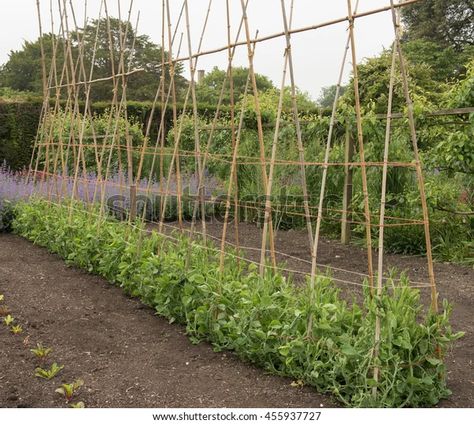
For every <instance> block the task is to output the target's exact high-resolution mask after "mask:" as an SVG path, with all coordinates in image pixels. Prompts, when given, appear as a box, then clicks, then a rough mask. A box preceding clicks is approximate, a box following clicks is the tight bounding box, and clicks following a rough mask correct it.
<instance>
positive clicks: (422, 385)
mask: <svg viewBox="0 0 474 424" xmlns="http://www.w3.org/2000/svg"><path fill="white" fill-rule="evenodd" d="M73 212H74V213H73V214H72V215H70V214H69V208H68V207H67V206H61V205H54V204H50V203H48V202H46V201H41V200H37V201H33V202H30V203H21V204H19V205H18V206H17V210H16V213H17V215H16V218H15V220H14V223H13V226H14V231H15V232H16V233H18V234H20V235H21V236H23V237H26V238H28V239H30V240H32V241H34V242H35V243H37V244H39V245H41V246H45V247H47V248H48V249H49V250H50V251H51V252H54V253H57V254H59V255H60V256H61V257H63V258H65V259H66V260H67V261H68V262H69V263H71V264H74V265H76V266H79V267H81V268H84V269H86V270H88V271H89V272H93V273H96V274H99V275H101V276H103V277H105V278H106V279H108V280H109V281H110V282H111V283H113V284H116V285H119V286H121V287H122V288H123V289H124V290H125V291H126V292H127V293H129V294H130V295H132V296H136V297H139V298H140V299H141V300H142V301H143V302H144V303H145V304H147V305H150V306H151V307H153V308H155V309H156V311H157V313H158V314H159V315H161V316H164V317H167V318H168V319H169V320H170V321H176V322H178V323H181V324H184V325H185V326H186V330H187V333H188V335H189V337H190V338H191V340H192V341H193V342H195V343H197V342H199V341H202V340H207V341H209V342H211V343H212V345H213V346H214V348H215V349H216V350H223V349H227V350H232V351H234V352H236V354H237V355H239V356H240V357H241V358H243V359H245V360H247V361H250V362H252V363H255V364H257V365H259V366H261V367H263V368H265V369H266V370H268V371H270V372H272V373H275V374H279V375H285V376H291V377H292V378H295V379H298V380H302V381H304V382H305V383H307V384H309V385H312V386H314V387H315V388H317V389H318V390H319V391H321V392H326V393H332V394H333V395H335V396H336V397H337V399H338V400H339V401H341V402H342V403H343V404H345V405H348V406H356V407H367V406H368V407H373V406H377V407H400V406H412V407H417V406H427V405H435V404H436V403H437V402H438V401H439V400H440V399H441V398H443V397H446V396H448V395H449V394H450V391H449V390H448V389H447V387H446V380H445V377H446V370H445V366H444V363H443V360H442V357H443V356H442V355H444V353H445V352H446V350H447V349H448V347H449V346H450V344H451V342H452V341H453V340H455V339H457V338H459V337H461V336H462V333H457V334H453V333H452V331H451V328H450V325H449V313H450V307H449V305H448V304H447V302H444V305H443V306H444V311H443V312H442V313H440V314H439V315H434V314H430V315H428V316H425V314H424V313H423V311H422V308H421V306H420V296H419V291H418V290H415V289H412V288H410V287H409V283H408V281H407V280H406V279H405V278H402V283H401V284H399V285H396V284H395V282H394V281H392V280H389V281H388V282H387V287H386V288H385V289H384V291H383V294H382V296H381V297H371V296H370V295H369V294H368V290H367V287H366V288H365V293H364V294H365V296H364V298H365V301H364V304H363V305H358V304H357V303H356V302H355V301H354V302H351V304H350V305H349V304H348V303H346V301H344V300H342V299H341V297H340V294H339V290H338V289H337V288H335V286H334V285H333V283H332V281H331V278H330V277H328V276H319V277H318V279H317V282H316V288H315V291H314V293H311V292H310V290H309V288H308V286H307V285H306V286H305V287H297V286H295V285H294V284H292V282H291V281H288V280H287V279H286V278H285V277H284V276H283V275H281V274H278V273H271V272H268V273H267V274H266V275H265V276H264V277H260V276H259V274H258V272H257V269H256V268H255V266H253V265H246V264H243V263H242V262H240V263H238V262H237V261H235V260H234V259H233V258H232V257H231V256H228V257H227V259H226V263H225V267H224V271H223V272H220V270H219V253H218V250H217V249H215V247H214V246H213V245H212V244H208V245H207V246H204V245H203V244H202V243H203V242H202V241H200V243H201V244H198V241H196V240H195V241H193V242H191V241H190V240H189V238H186V237H182V236H180V235H176V237H177V239H178V240H177V241H171V240H170V239H169V238H165V237H163V236H161V235H159V234H157V233H156V232H152V233H150V234H149V235H147V236H146V237H144V236H143V233H142V231H143V228H140V226H139V225H137V226H136V227H135V226H132V227H131V226H128V225H126V224H124V223H122V222H118V221H115V220H112V219H102V220H99V221H97V220H96V219H95V218H94V217H93V216H91V215H90V213H89V211H87V210H86V209H85V208H84V207H83V206H82V205H81V204H79V203H76V204H75V205H73ZM51 289H52V290H54V287H52V288H51ZM377 314H379V316H381V344H380V354H379V357H378V359H374V358H373V355H372V352H373V348H374V323H375V317H376V315H377ZM310 315H311V316H312V320H313V327H312V330H311V331H309V330H308V318H309V316H310ZM440 354H441V356H440ZM375 365H377V366H379V368H380V380H379V381H378V382H376V381H375V380H374V379H373V378H372V373H373V369H374V366H375ZM374 387H376V388H377V396H376V397H375V398H374V397H373V388H374Z"/></svg>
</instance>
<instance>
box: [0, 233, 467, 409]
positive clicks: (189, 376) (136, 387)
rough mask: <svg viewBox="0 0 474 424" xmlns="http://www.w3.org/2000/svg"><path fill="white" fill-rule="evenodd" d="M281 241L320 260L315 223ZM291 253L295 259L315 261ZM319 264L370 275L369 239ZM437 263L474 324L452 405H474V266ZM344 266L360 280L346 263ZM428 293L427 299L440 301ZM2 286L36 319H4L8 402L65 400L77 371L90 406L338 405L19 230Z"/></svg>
mask: <svg viewBox="0 0 474 424" xmlns="http://www.w3.org/2000/svg"><path fill="white" fill-rule="evenodd" d="M220 230H221V226H220V224H213V225H210V226H209V231H210V232H211V233H212V234H215V235H216V236H218V235H219V234H220ZM240 231H241V234H240V237H241V242H242V243H243V244H245V245H246V246H259V243H260V233H259V231H257V230H256V228H255V227H254V226H246V225H242V226H241V228H240ZM230 232H232V231H230ZM276 239H277V247H278V249H279V250H281V251H283V252H285V253H287V254H290V255H293V256H298V257H302V258H305V259H308V255H307V248H306V246H307V236H306V233H305V232H302V231H289V232H279V233H278V234H277V237H276ZM229 240H230V241H231V240H232V236H231V235H230V236H229ZM254 255H257V253H255V254H254ZM255 258H256V256H255ZM286 262H287V264H288V266H289V267H290V268H295V269H300V270H304V271H305V270H307V267H308V264H304V263H300V262H298V261H294V260H288V259H287V260H286ZM319 262H320V263H322V264H331V265H332V266H335V267H340V268H344V269H350V270H352V271H357V272H362V273H363V272H365V263H366V259H365V253H364V250H363V249H360V248H357V247H354V246H350V247H347V246H342V245H340V244H339V243H336V242H334V241H323V242H322V243H321V247H320V257H319ZM386 262H387V266H389V267H393V266H395V267H397V268H398V269H405V270H407V272H408V274H409V275H410V277H412V278H413V279H415V280H417V281H426V265H425V262H426V261H425V259H423V258H417V257H402V256H397V255H387V258H386ZM435 271H436V274H437V282H438V288H439V292H440V298H445V297H446V298H448V299H449V301H450V302H452V303H453V304H454V311H453V314H452V323H453V327H454V329H455V330H462V331H465V332H466V336H465V337H464V338H463V339H461V340H459V341H458V342H456V344H455V345H454V348H453V350H452V352H451V353H450V355H449V357H448V358H447V367H448V383H449V386H450V388H451V390H452V391H453V395H452V396H451V398H450V399H448V400H443V401H442V402H441V403H440V406H442V407H473V406H474V376H473V364H472V348H473V345H474V317H473V315H472V311H473V299H474V297H473V290H474V288H473V286H472V283H473V282H474V270H472V269H470V268H466V267H461V266H457V265H450V264H436V265H435ZM334 275H335V276H337V277H338V278H341V279H349V278H348V276H347V274H344V273H339V274H338V273H334ZM359 289H360V288H359V287H357V286H353V290H359ZM425 292H427V293H426V294H425V295H424V297H423V300H424V302H428V300H429V291H428V290H425ZM0 294H4V295H5V301H4V302H3V303H4V304H5V305H7V306H8V308H9V309H10V310H11V313H12V315H13V316H14V317H15V318H16V319H17V321H18V322H19V323H21V324H22V325H23V327H24V328H25V332H24V333H23V334H21V335H13V334H10V333H9V332H8V331H7V329H6V327H5V326H4V325H3V324H2V325H0V341H1V346H2V349H1V350H0V406H4V407H52V406H63V405H64V401H62V400H61V398H60V397H59V395H58V394H56V393H54V389H55V388H56V387H58V386H59V384H60V383H61V382H71V381H73V380H74V379H76V378H82V379H83V380H84V381H85V385H84V387H83V388H82V389H81V391H80V393H79V395H78V397H77V400H83V401H84V402H85V403H86V405H87V406H89V407H320V406H321V405H324V406H325V407H331V406H338V405H337V403H336V402H335V401H334V400H333V399H332V398H330V397H328V396H323V395H320V394H318V393H316V392H315V391H314V390H313V389H311V388H308V387H304V388H294V387H292V386H291V380H289V379H285V378H279V377H275V376H270V375H267V374H265V373H264V372H263V371H262V370H259V369H257V368H255V367H253V366H252V365H249V364H245V363H243V362H241V361H240V360H238V359H237V358H235V357H234V356H233V355H232V354H230V353H216V352H213V351H212V348H211V347H210V346H209V345H208V344H206V343H202V344H200V345H192V344H191V343H190V342H189V340H188V339H187V337H186V336H185V334H184V329H183V327H181V326H178V325H172V324H169V323H168V322H167V321H166V320H164V319H162V318H160V317H157V316H155V315H154V311H153V310H152V309H150V308H148V307H145V306H143V305H141V304H140V302H139V301H138V300H136V299H130V298H128V297H127V296H126V295H124V293H123V292H122V290H121V289H119V288H117V287H114V286H112V285H110V284H109V283H108V282H106V281H105V280H104V279H102V278H99V277H97V276H93V275H90V274H87V273H85V272H83V271H81V270H78V269H75V268H70V267H68V266H66V265H65V263H64V262H63V261H62V260H61V259H60V258H58V257H57V256H55V255H51V254H49V253H48V252H47V251H46V250H45V249H42V248H40V247H37V246H34V245H33V244H31V243H29V242H28V241H26V240H23V239H21V238H19V237H16V236H13V235H1V236H0ZM1 312H2V311H0V313H1ZM25 338H26V339H27V340H26V343H24V340H25ZM38 341H41V342H42V343H44V344H45V345H47V346H51V347H52V348H53V349H54V352H53V353H52V355H51V358H50V360H49V362H51V361H52V360H54V361H56V362H58V363H59V364H63V365H64V366H65V368H64V370H63V371H62V372H61V374H59V376H57V377H56V378H55V379H54V380H52V381H48V382H45V381H43V380H40V379H38V378H35V377H34V368H35V366H38V362H37V360H36V359H35V358H34V357H33V355H32V354H31V353H30V352H29V349H30V348H32V347H34V345H35V344H36V342H38ZM25 344H26V345H25Z"/></svg>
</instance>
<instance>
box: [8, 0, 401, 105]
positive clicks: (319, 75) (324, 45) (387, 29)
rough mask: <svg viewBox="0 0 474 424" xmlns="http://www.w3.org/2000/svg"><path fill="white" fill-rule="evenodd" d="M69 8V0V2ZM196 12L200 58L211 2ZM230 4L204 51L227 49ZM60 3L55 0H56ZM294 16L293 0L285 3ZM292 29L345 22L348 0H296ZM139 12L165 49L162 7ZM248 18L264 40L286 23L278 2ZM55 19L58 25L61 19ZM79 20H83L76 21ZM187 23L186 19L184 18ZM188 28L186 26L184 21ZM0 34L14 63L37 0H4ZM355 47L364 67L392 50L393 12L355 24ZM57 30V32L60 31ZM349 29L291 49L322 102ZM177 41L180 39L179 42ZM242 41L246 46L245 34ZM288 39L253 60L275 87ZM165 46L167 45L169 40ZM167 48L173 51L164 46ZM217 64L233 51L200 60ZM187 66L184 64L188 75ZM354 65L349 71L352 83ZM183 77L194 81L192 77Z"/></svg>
mask: <svg viewBox="0 0 474 424" xmlns="http://www.w3.org/2000/svg"><path fill="white" fill-rule="evenodd" d="M169 2H170V6H171V8H172V11H171V14H172V16H171V20H172V21H173V24H175V23H176V20H177V17H178V14H179V11H180V9H181V5H182V0H169ZM355 2H356V0H353V3H354V4H355ZM49 3H50V0H40V5H41V10H42V21H43V31H44V32H49V31H50V30H51V24H50V17H49ZM68 3H69V0H68ZM107 3H108V8H109V13H110V14H111V15H113V16H117V0H108V2H107ZM188 3H189V11H190V27H191V33H192V43H193V46H192V48H193V52H196V49H197V46H198V43H199V38H200V34H201V31H202V26H203V23H204V18H205V15H206V12H207V6H208V3H209V0H188ZM225 3H226V2H225V0H213V2H212V9H211V14H210V17H209V24H208V27H207V30H206V33H205V35H204V39H203V48H202V50H209V49H212V48H217V47H221V46H225V45H226V44H227V22H226V10H225ZM53 4H54V5H57V0H53ZM73 4H74V7H75V9H76V14H77V16H78V17H79V16H81V18H80V19H81V20H82V19H83V18H82V16H83V10H84V4H85V0H73ZM87 4H88V16H89V17H90V18H97V17H98V14H99V6H100V0H88V1H87ZM120 4H121V9H122V18H125V16H126V14H127V12H128V8H129V0H120ZM230 4H231V15H232V16H231V19H232V23H231V26H232V34H233V35H232V37H233V39H235V36H236V33H237V28H238V24H239V22H240V18H241V12H242V9H241V3H240V0H230ZM286 4H287V12H288V13H289V5H290V0H286ZM294 4H295V6H294V18H293V25H292V27H293V28H297V27H303V26H308V25H314V24H318V23H322V22H325V21H328V20H332V19H336V18H340V17H343V16H347V0H294ZM389 4H390V1H389V0H360V3H359V11H360V12H363V11H367V10H371V9H375V8H380V7H383V6H387V5H389ZM138 11H140V23H139V30H138V32H139V33H140V34H142V33H144V34H147V35H149V36H150V37H151V39H152V40H153V41H154V42H156V43H157V44H161V1H160V0H134V4H133V10H132V22H135V20H136V16H137V12H138ZM248 18H249V24H250V31H251V34H252V36H253V35H254V34H255V31H256V30H257V29H258V31H259V37H260V36H264V35H267V34H273V33H276V32H280V31H282V30H283V20H282V13H281V3H280V0H249V8H248ZM55 19H56V27H57V24H58V19H57V17H56V18H55ZM78 19H79V18H78ZM183 21H184V20H183ZM183 24H184V22H183ZM0 28H1V31H2V36H1V37H0V63H4V62H5V61H6V60H7V59H8V54H9V52H10V51H11V50H17V49H20V48H21V46H22V44H23V41H24V40H34V39H36V38H37V37H38V20H37V13H36V0H1V14H0ZM355 28H356V42H357V57H358V61H360V60H362V59H363V58H366V57H371V56H375V55H377V54H378V53H379V52H380V51H381V50H382V49H383V48H384V47H389V46H390V44H391V42H392V39H393V26H392V23H391V15H390V12H384V13H380V14H377V15H372V16H370V17H366V18H361V19H358V20H356V24H355ZM56 29H57V28H56ZM346 30H347V24H338V25H334V26H332V27H326V28H322V29H318V30H314V31H309V32H305V33H300V34H295V35H294V36H293V37H292V45H293V46H292V50H293V60H294V68H295V77H296V83H297V85H298V87H300V88H301V89H302V90H304V91H308V92H309V93H310V94H311V96H312V97H313V98H317V97H318V95H319V93H320V90H321V88H322V87H324V86H328V85H331V84H335V83H336V82H337V78H338V74H339V69H340V63H341V58H342V54H343V50H344V46H345V43H346V39H347V32H346ZM181 32H183V33H184V38H183V46H182V54H181V56H183V55H185V56H186V55H187V53H188V48H187V43H186V28H185V26H184V25H181V26H180V28H179V30H178V34H179V33H181ZM178 38H179V37H178ZM240 40H245V32H244V31H242V33H241V36H240ZM284 43H285V41H284V39H283V38H280V39H277V40H272V41H268V42H265V43H261V44H259V45H258V46H257V50H256V54H255V70H256V71H257V72H259V73H262V74H264V75H267V76H268V77H270V79H271V80H272V81H273V82H274V83H275V85H276V86H278V87H279V86H280V84H281V76H282V71H283V63H284V62H283V61H284V58H283V53H284V45H285V44H284ZM165 44H167V41H166V42H165ZM165 48H167V45H165ZM234 65H236V66H237V65H241V66H247V65H248V59H247V49H246V46H242V47H240V48H239V49H238V51H237V53H236V56H235V60H234ZM213 66H218V67H219V68H221V69H225V68H226V66H227V52H224V53H219V54H214V55H209V56H204V57H201V58H200V59H199V63H198V66H197V68H198V69H204V70H206V71H209V70H211V69H212V67H213ZM187 67H188V63H185V69H186V70H187ZM349 68H350V65H346V73H345V75H346V79H347V77H348V75H349V71H350V69H349ZM185 76H188V73H187V72H186V74H185Z"/></svg>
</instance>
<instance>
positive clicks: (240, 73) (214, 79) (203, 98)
mask: <svg viewBox="0 0 474 424" xmlns="http://www.w3.org/2000/svg"><path fill="white" fill-rule="evenodd" d="M226 73H227V72H226V71H224V70H221V69H219V68H217V67H214V68H213V69H212V71H211V72H209V73H207V75H206V76H205V77H204V78H203V79H202V80H201V81H200V82H199V84H198V85H197V86H196V96H197V99H198V101H199V102H202V103H207V104H210V105H212V104H217V103H218V102H219V96H220V93H221V90H222V85H223V84H224V80H225V79H226ZM255 77H256V80H257V89H258V91H259V92H264V91H266V90H269V89H271V88H273V87H274V86H273V83H272V82H271V81H270V80H269V79H268V78H267V77H266V76H264V75H260V74H256V75H255ZM247 79H248V69H247V68H243V67H235V68H233V69H232V80H233V84H234V101H235V103H237V101H239V100H240V99H241V98H242V96H243V95H244V93H245V86H246V84H247ZM229 80H230V78H228V77H227V83H226V87H225V89H224V94H223V98H222V103H223V104H224V105H229V104H230V100H231V99H230V83H229ZM248 93H249V94H250V93H252V86H251V85H249V89H248Z"/></svg>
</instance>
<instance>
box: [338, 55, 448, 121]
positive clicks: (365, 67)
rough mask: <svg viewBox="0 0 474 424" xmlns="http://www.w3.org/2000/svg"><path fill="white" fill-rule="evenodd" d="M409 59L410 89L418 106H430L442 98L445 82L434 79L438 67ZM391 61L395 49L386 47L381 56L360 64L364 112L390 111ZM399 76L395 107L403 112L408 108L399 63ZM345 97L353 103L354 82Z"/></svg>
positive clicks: (360, 89) (427, 107)
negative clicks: (388, 105)
mask: <svg viewBox="0 0 474 424" xmlns="http://www.w3.org/2000/svg"><path fill="white" fill-rule="evenodd" d="M407 59H408V60H407V61H406V63H407V69H408V75H409V82H410V92H411V96H412V99H413V100H414V102H415V106H416V107H418V108H423V109H430V108H431V107H432V106H433V105H436V104H438V103H439V102H440V101H441V93H442V91H443V86H442V83H441V82H439V81H437V80H436V79H435V78H434V73H435V70H434V69H433V68H432V67H430V66H429V65H428V64H426V63H423V62H420V63H416V62H415V63H414V62H413V61H411V60H410V59H409V58H407ZM391 63H392V52H391V50H388V49H387V50H384V51H383V52H382V53H381V54H380V56H378V57H374V58H370V59H367V60H365V61H364V62H363V63H361V64H360V65H359V67H358V71H359V92H360V98H361V104H362V107H363V108H364V111H368V110H372V111H373V112H375V113H386V112H387V104H388V87H389V83H390V68H391ZM397 75H398V77H397V81H396V84H395V87H394V98H393V106H392V110H393V111H395V112H400V111H402V110H403V108H404V107H405V105H406V102H405V96H404V94H403V86H402V84H401V81H400V78H399V75H400V70H399V69H398V62H397ZM344 98H345V99H346V102H347V103H348V104H349V105H353V104H354V91H353V89H352V83H350V84H349V87H348V89H347V91H346V93H345V95H344Z"/></svg>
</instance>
